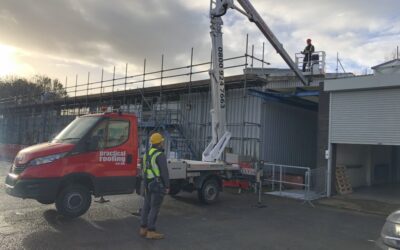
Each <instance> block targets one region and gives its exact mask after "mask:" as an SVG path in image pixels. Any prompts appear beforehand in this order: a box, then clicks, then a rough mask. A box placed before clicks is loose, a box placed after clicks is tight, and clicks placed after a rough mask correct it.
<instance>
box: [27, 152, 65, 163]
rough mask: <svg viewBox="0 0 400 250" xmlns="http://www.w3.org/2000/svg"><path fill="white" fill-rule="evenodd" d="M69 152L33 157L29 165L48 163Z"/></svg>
mask: <svg viewBox="0 0 400 250" xmlns="http://www.w3.org/2000/svg"><path fill="white" fill-rule="evenodd" d="M66 154H67V153H59V154H54V155H48V156H44V157H39V158H36V159H33V160H31V161H30V162H29V164H28V165H29V166H37V165H42V164H46V163H50V162H53V161H55V160H58V159H60V158H62V157H64V156H65V155H66Z"/></svg>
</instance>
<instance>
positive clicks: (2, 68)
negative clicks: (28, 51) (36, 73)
mask: <svg viewBox="0 0 400 250" xmlns="http://www.w3.org/2000/svg"><path fill="white" fill-rule="evenodd" d="M15 53H16V49H15V48H13V47H10V46H5V45H1V44H0V77H4V76H7V75H12V74H17V73H18V72H17V70H18V63H17V61H16V59H15Z"/></svg>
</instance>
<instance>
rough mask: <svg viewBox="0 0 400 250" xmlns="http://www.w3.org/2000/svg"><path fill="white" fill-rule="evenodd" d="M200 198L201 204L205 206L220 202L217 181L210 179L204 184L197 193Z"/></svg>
mask: <svg viewBox="0 0 400 250" xmlns="http://www.w3.org/2000/svg"><path fill="white" fill-rule="evenodd" d="M197 194H198V197H199V199H200V201H201V202H203V203H205V204H212V203H214V202H216V201H217V200H218V196H219V186H218V182H217V180H215V179H209V180H207V181H206V182H204V184H203V186H202V188H201V189H199V190H198V191H197Z"/></svg>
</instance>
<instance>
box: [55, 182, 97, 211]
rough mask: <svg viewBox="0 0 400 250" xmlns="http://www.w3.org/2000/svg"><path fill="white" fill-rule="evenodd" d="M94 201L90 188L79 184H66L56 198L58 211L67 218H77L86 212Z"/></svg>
mask: <svg viewBox="0 0 400 250" xmlns="http://www.w3.org/2000/svg"><path fill="white" fill-rule="evenodd" d="M91 202H92V195H91V194H90V192H89V190H88V189H87V188H86V187H85V186H82V185H79V184H71V185H68V186H66V187H65V188H64V189H62V190H61V192H60V193H59V194H58V196H57V199H56V208H57V211H58V212H59V213H60V214H61V215H63V216H64V217H67V218H76V217H79V216H81V215H82V214H84V213H86V211H87V210H88V209H89V207H90V204H91Z"/></svg>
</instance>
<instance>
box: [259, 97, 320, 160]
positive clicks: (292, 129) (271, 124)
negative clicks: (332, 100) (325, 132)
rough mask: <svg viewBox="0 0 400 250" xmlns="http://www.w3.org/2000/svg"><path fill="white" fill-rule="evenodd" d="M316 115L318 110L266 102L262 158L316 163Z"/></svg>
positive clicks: (264, 107)
mask: <svg viewBox="0 0 400 250" xmlns="http://www.w3.org/2000/svg"><path fill="white" fill-rule="evenodd" d="M317 119H318V113H317V112H313V111H309V110H305V109H302V108H298V107H293V106H289V105H286V104H280V103H276V102H266V103H265V104H264V106H263V119H262V120H263V122H262V127H263V128H262V147H261V150H262V153H261V157H262V159H263V160H265V161H266V162H272V163H278V164H286V165H295V166H304V167H315V166H316V156H315V155H316V152H317Z"/></svg>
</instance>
